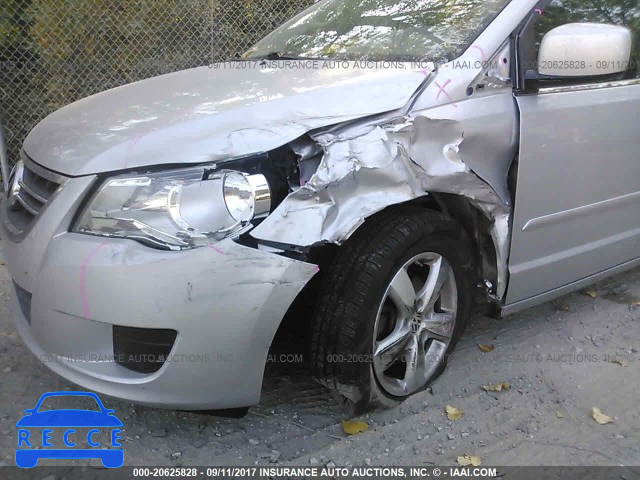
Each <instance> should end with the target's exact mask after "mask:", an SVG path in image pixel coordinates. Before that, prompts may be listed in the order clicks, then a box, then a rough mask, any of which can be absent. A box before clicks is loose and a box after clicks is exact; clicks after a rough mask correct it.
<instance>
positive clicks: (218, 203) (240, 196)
mask: <svg viewBox="0 0 640 480" xmlns="http://www.w3.org/2000/svg"><path fill="white" fill-rule="evenodd" d="M270 208H271V195H270V192H269V186H268V183H267V180H266V178H265V177H264V176H263V175H247V174H245V173H242V172H237V171H231V170H226V171H225V170H222V171H220V172H213V173H211V172H210V169H208V168H205V167H196V168H189V169H182V170H172V171H165V172H160V173H150V174H145V175H122V176H118V177H113V178H111V179H108V180H107V181H106V182H105V183H104V184H103V185H102V186H101V187H100V189H99V190H98V191H97V193H96V194H95V195H94V196H93V197H92V198H91V200H90V201H89V202H88V205H87V206H86V207H85V209H84V210H83V212H82V214H81V215H80V217H79V218H78V221H77V222H76V224H75V225H74V227H73V229H72V230H73V231H75V232H80V233H88V234H93V235H102V236H109V237H122V238H131V239H135V240H138V241H141V242H143V243H146V244H148V245H150V246H154V247H157V248H165V249H172V250H178V249H186V248H193V247H198V246H202V245H206V244H209V243H213V242H216V241H219V240H222V239H223V238H226V237H234V236H239V235H241V234H242V233H244V232H246V231H247V230H249V229H250V228H251V223H250V222H251V220H253V219H254V218H256V217H260V216H264V215H267V214H268V213H269V210H270Z"/></svg>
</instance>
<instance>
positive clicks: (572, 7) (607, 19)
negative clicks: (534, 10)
mask: <svg viewBox="0 0 640 480" xmlns="http://www.w3.org/2000/svg"><path fill="white" fill-rule="evenodd" d="M578 22H590V23H608V24H613V25H619V26H625V27H630V28H631V29H632V30H633V31H634V34H635V42H636V46H635V52H634V55H633V59H632V62H631V68H630V74H629V75H628V77H635V78H640V69H639V68H638V61H639V60H640V57H639V53H640V43H639V42H640V3H639V2H638V0H596V1H584V0H554V1H553V2H551V4H550V5H549V6H548V7H546V8H545V9H544V11H543V13H542V15H541V16H540V17H539V19H538V21H537V22H536V23H535V26H534V36H535V37H534V42H535V52H536V58H537V52H538V49H539V48H540V43H541V42H542V38H543V37H544V36H545V35H546V34H547V33H548V32H550V31H551V30H553V29H554V28H556V27H559V26H561V25H565V24H567V23H578ZM602 60H607V59H604V58H603V59H602Z"/></svg>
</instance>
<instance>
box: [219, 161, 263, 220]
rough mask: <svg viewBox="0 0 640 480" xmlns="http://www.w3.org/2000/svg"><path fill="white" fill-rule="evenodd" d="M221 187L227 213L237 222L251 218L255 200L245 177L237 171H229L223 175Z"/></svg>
mask: <svg viewBox="0 0 640 480" xmlns="http://www.w3.org/2000/svg"><path fill="white" fill-rule="evenodd" d="M223 188H224V202H225V204H226V205H227V209H228V210H229V215H231V216H232V217H233V218H234V219H235V220H236V221H238V222H247V221H249V220H251V219H252V218H253V209H254V208H255V204H256V201H255V196H254V194H253V189H252V188H251V184H250V183H249V180H247V177H246V176H245V175H242V174H241V173H239V172H229V173H227V174H226V175H225V177H224V187H223Z"/></svg>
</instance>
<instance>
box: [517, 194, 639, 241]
mask: <svg viewBox="0 0 640 480" xmlns="http://www.w3.org/2000/svg"><path fill="white" fill-rule="evenodd" d="M639 201H640V192H634V193H629V194H627V195H622V196H621V197H616V198H611V199H609V200H603V201H602V202H597V203H592V204H591V205H583V206H582V207H578V208H572V209H571V210H564V211H562V212H558V213H552V214H550V215H545V216H543V217H538V218H534V219H531V220H529V221H528V222H527V223H525V225H524V227H522V231H523V232H526V231H531V230H535V229H536V228H540V227H547V226H549V225H554V224H557V223H563V222H567V221H570V220H574V219H576V218H580V217H584V216H586V215H589V214H592V213H603V212H606V211H608V210H612V209H614V208H620V207H623V206H625V205H627V204H629V205H631V204H633V203H636V202H639Z"/></svg>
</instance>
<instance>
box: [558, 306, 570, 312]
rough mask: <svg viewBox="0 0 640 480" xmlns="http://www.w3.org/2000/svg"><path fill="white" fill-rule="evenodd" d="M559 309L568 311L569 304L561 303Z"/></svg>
mask: <svg viewBox="0 0 640 480" xmlns="http://www.w3.org/2000/svg"><path fill="white" fill-rule="evenodd" d="M558 310H559V311H560V312H568V311H569V305H560V306H559V307H558Z"/></svg>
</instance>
